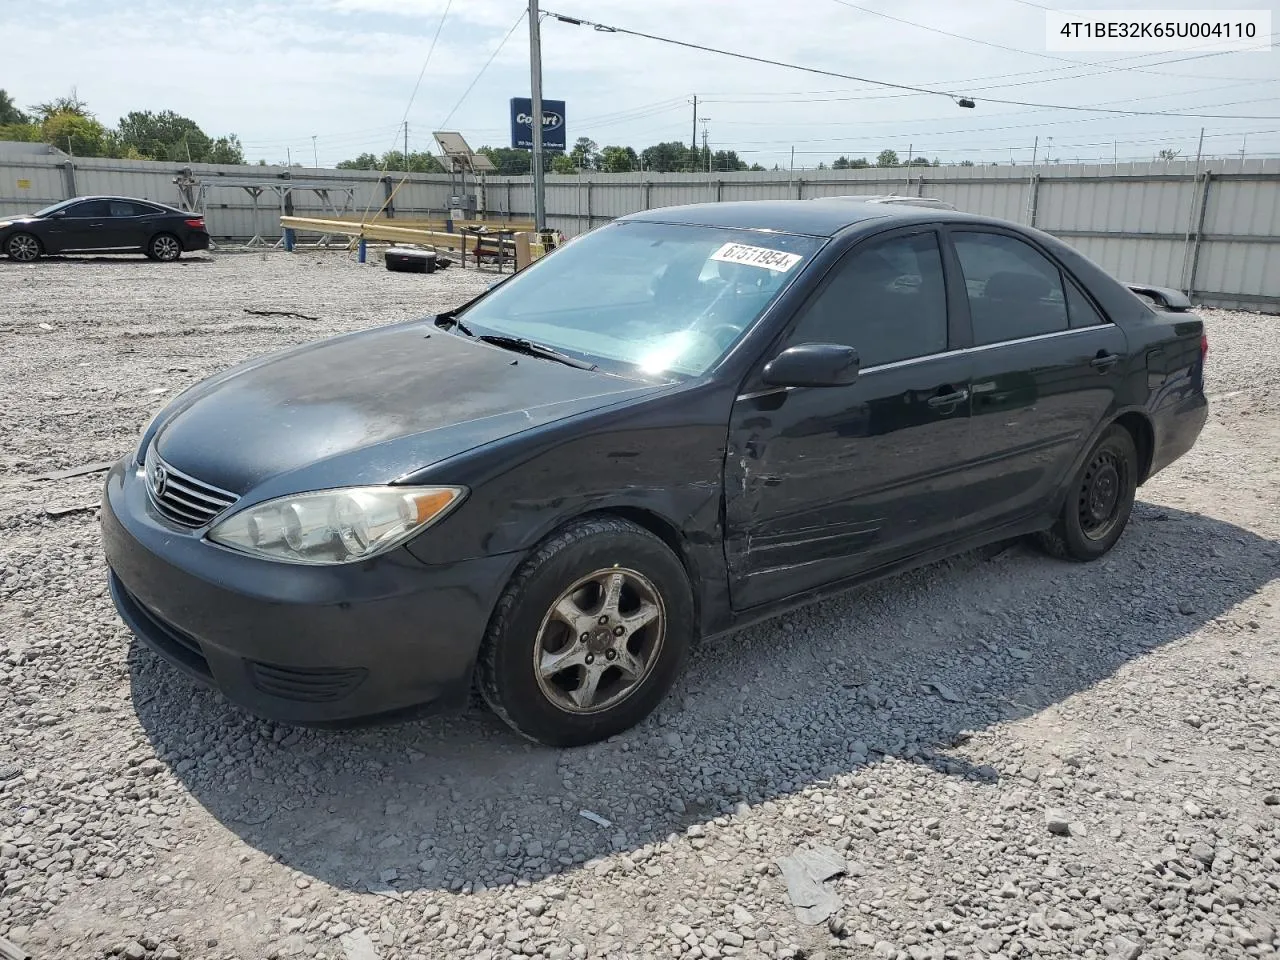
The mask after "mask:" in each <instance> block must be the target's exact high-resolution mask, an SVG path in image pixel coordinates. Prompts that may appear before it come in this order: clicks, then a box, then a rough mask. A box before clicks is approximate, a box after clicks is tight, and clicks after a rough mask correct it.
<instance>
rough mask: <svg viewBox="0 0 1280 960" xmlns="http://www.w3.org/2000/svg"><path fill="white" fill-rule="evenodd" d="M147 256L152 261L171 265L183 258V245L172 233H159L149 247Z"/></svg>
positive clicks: (152, 239)
mask: <svg viewBox="0 0 1280 960" xmlns="http://www.w3.org/2000/svg"><path fill="white" fill-rule="evenodd" d="M147 255H148V256H149V257H151V259H152V260H161V261H163V262H165V263H171V262H173V261H174V260H177V259H178V258H179V257H180V256H182V244H181V243H179V242H178V238H177V237H175V236H174V235H173V234H171V233H157V234H156V235H155V236H154V237H152V238H151V243H149V244H148V245H147Z"/></svg>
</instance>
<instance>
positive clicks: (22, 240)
mask: <svg viewBox="0 0 1280 960" xmlns="http://www.w3.org/2000/svg"><path fill="white" fill-rule="evenodd" d="M7 249H8V253H9V256H10V257H12V258H13V259H14V260H17V261H18V262H19V263H31V262H32V261H33V260H35V259H37V258H38V257H39V256H40V242H39V241H38V240H36V238H35V237H33V236H30V235H29V234H25V233H20V234H18V235H17V236H16V237H14V238H12V239H11V240H10V241H9V246H8V248H7Z"/></svg>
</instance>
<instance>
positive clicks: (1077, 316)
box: [1067, 280, 1106, 330]
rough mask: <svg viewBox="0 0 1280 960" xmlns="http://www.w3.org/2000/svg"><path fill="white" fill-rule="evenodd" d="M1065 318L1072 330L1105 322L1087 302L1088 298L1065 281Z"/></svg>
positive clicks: (1072, 284) (1069, 282) (1077, 288)
mask: <svg viewBox="0 0 1280 960" xmlns="http://www.w3.org/2000/svg"><path fill="white" fill-rule="evenodd" d="M1067 317H1068V319H1069V320H1070V321H1071V329H1072V330H1078V329H1080V328H1081V327H1096V326H1097V325H1098V324H1100V323H1105V322H1106V321H1105V320H1103V319H1102V314H1100V313H1098V311H1097V309H1096V308H1095V307H1094V305H1093V304H1092V303H1090V302H1089V298H1088V297H1086V296H1085V295H1084V294H1083V293H1081V292H1080V288H1079V287H1077V286H1076V285H1075V284H1074V283H1072V282H1071V281H1070V280H1068V281H1067Z"/></svg>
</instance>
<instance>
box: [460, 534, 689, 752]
mask: <svg viewBox="0 0 1280 960" xmlns="http://www.w3.org/2000/svg"><path fill="white" fill-rule="evenodd" d="M646 618H647V619H646ZM571 624H572V626H571ZM693 635H694V604H693V591H692V588H691V587H690V585H689V578H688V575H687V574H686V573H685V569H684V566H683V564H682V563H681V562H680V559H679V558H678V557H677V556H676V555H675V553H673V552H672V550H671V548H670V547H668V546H667V545H666V544H665V543H663V542H662V540H660V539H659V538H658V537H656V536H654V535H653V534H652V533H649V532H648V531H647V530H645V529H643V528H642V527H639V526H637V525H636V524H634V523H631V522H629V521H627V520H623V519H622V518H620V517H612V516H597V517H591V518H585V519H582V520H578V521H574V522H573V523H570V524H568V525H567V526H565V527H562V528H561V529H560V530H558V531H556V532H555V533H554V534H552V535H551V536H549V537H548V538H547V539H545V540H544V541H543V542H542V543H540V544H539V545H538V546H537V547H535V548H534V550H533V552H532V553H531V554H530V555H529V557H528V558H527V559H526V560H525V561H524V563H523V564H522V565H521V566H520V568H519V569H518V570H517V571H516V574H515V575H514V576H513V577H512V579H511V582H510V583H509V584H508V586H507V588H506V590H505V591H504V592H503V595H502V598H501V599H500V600H499V601H498V605H497V609H496V610H495V612H494V614H493V617H492V619H491V621H490V624H489V629H488V631H487V633H486V635H485V639H484V643H483V645H482V648H481V652H480V658H479V662H478V664H477V685H478V686H479V689H480V693H481V695H482V696H483V697H484V700H485V702H486V703H487V704H488V705H489V707H490V708H491V709H492V710H493V712H494V713H496V714H497V715H498V716H499V717H501V718H502V719H503V720H504V721H505V722H506V723H507V724H508V725H509V726H510V727H511V728H512V729H513V730H515V731H516V732H517V733H519V734H521V735H522V736H524V737H527V738H528V739H530V740H533V741H535V742H537V743H543V744H546V745H548V746H554V747H572V746H580V745H583V744H587V743H593V742H595V741H598V740H604V739H606V738H608V737H611V736H613V735H614V734H617V733H621V732H622V731H624V730H627V729H629V728H630V727H632V726H634V725H635V724H637V723H639V722H640V721H641V720H643V719H644V718H645V717H647V716H648V715H649V714H650V713H651V712H653V709H654V708H655V707H656V706H657V705H658V703H659V702H660V701H661V700H662V698H663V697H664V696H665V695H666V693H667V691H668V690H669V689H670V688H671V685H672V684H673V683H674V682H675V680H676V677H677V676H678V675H679V673H680V669H681V668H682V666H683V665H684V661H685V658H686V656H687V654H688V651H689V646H690V644H691V642H692V640H693Z"/></svg>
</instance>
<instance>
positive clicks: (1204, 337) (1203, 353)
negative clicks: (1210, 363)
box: [1200, 333, 1209, 360]
mask: <svg viewBox="0 0 1280 960" xmlns="http://www.w3.org/2000/svg"><path fill="white" fill-rule="evenodd" d="M1207 356H1209V335H1208V334H1207V333H1202V334H1200V359H1201V360H1203V359H1205V358H1206V357H1207Z"/></svg>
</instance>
